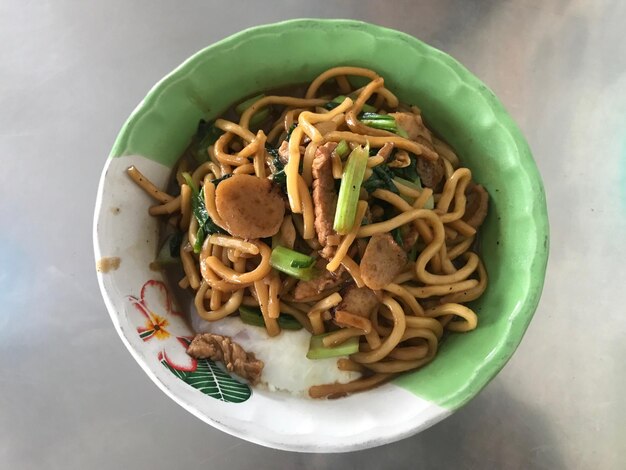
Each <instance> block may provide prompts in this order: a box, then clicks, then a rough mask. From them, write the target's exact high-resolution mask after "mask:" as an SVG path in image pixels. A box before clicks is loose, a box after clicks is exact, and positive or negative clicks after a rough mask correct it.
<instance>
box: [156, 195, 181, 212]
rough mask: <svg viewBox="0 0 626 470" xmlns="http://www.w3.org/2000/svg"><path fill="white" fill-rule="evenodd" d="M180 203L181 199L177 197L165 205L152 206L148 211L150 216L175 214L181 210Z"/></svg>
mask: <svg viewBox="0 0 626 470" xmlns="http://www.w3.org/2000/svg"><path fill="white" fill-rule="evenodd" d="M180 202H181V197H180V196H176V197H175V198H174V199H172V200H171V201H168V202H166V203H165V204H160V205H157V206H151V207H150V209H148V213H149V214H150V215H165V214H173V213H174V212H177V211H179V210H180Z"/></svg>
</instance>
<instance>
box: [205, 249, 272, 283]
mask: <svg viewBox="0 0 626 470" xmlns="http://www.w3.org/2000/svg"><path fill="white" fill-rule="evenodd" d="M251 243H254V244H255V245H256V246H257V247H258V248H259V251H260V254H261V262H260V263H259V265H258V266H257V267H256V268H255V269H254V270H252V271H249V272H246V273H238V272H236V271H233V270H232V269H231V268H229V267H227V266H224V263H222V262H221V261H220V260H219V259H218V258H217V257H215V256H209V257H207V258H206V260H205V262H206V263H207V265H208V266H209V267H210V268H211V269H212V270H213V271H214V272H215V273H216V274H217V275H218V276H219V277H221V278H222V279H224V280H227V281H228V282H230V283H232V284H249V283H251V282H254V283H255V285H256V283H257V282H258V281H260V280H262V279H263V278H264V277H265V276H267V275H268V274H269V272H270V270H271V269H272V268H271V266H270V254H271V252H272V250H271V249H270V248H269V247H268V246H267V245H266V244H265V243H263V242H260V241H256V240H255V241H253V242H251Z"/></svg>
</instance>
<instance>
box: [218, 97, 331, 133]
mask: <svg viewBox="0 0 626 470" xmlns="http://www.w3.org/2000/svg"><path fill="white" fill-rule="evenodd" d="M326 103H327V101H326V100H321V99H307V98H293V97H291V96H265V97H263V98H261V99H260V100H258V101H256V102H255V103H254V104H252V106H250V107H249V108H248V109H246V110H245V111H244V112H243V114H242V115H241V119H239V125H240V126H241V127H242V128H244V129H247V128H249V127H250V119H251V118H252V116H254V114H255V113H256V112H258V111H259V110H260V109H263V108H265V107H266V106H269V105H274V104H275V105H282V106H297V107H305V108H308V107H313V106H319V105H323V104H326ZM218 120H219V119H218ZM215 125H216V126H217V121H215ZM251 134H252V133H251Z"/></svg>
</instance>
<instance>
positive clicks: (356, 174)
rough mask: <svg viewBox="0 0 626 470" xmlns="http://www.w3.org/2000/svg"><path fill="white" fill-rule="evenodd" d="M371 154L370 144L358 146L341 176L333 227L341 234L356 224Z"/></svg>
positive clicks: (351, 154)
mask: <svg viewBox="0 0 626 470" xmlns="http://www.w3.org/2000/svg"><path fill="white" fill-rule="evenodd" d="M368 156H369V144H367V145H366V146H365V147H363V146H360V145H359V146H358V147H356V148H355V149H354V150H353V151H352V152H351V153H350V156H349V157H348V163H346V167H345V169H344V172H343V177H342V178H341V186H340V188H339V196H338V198H337V209H336V211H335V222H334V225H333V228H334V229H335V231H336V232H337V233H339V234H342V235H345V234H346V233H348V232H349V231H350V229H351V228H352V225H354V218H355V217H356V208H357V204H358V203H359V192H360V191H361V184H362V183H363V176H364V175H365V168H366V166H367V159H368Z"/></svg>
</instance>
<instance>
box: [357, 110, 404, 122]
mask: <svg viewBox="0 0 626 470" xmlns="http://www.w3.org/2000/svg"><path fill="white" fill-rule="evenodd" d="M359 119H361V120H363V119H368V120H370V121H393V122H396V118H394V117H393V116H392V115H391V114H377V113H365V112H364V113H361V114H359Z"/></svg>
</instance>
